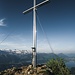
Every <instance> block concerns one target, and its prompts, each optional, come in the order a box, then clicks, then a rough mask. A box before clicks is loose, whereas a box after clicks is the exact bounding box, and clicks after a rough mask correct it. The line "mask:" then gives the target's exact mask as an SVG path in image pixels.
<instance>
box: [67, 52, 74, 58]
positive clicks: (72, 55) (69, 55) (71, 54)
mask: <svg viewBox="0 0 75 75" xmlns="http://www.w3.org/2000/svg"><path fill="white" fill-rule="evenodd" d="M66 55H67V56H68V57H72V58H75V53H69V54H66Z"/></svg>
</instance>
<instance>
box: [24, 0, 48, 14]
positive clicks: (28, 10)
mask: <svg viewBox="0 0 75 75" xmlns="http://www.w3.org/2000/svg"><path fill="white" fill-rule="evenodd" d="M47 2H49V0H45V1H43V2H41V3H39V4H37V5H35V6H33V7H31V8H29V9H27V10H25V11H24V12H23V14H26V13H28V12H30V11H31V10H33V9H34V8H37V7H39V6H41V5H44V4H45V3H47Z"/></svg>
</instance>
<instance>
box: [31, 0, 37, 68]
mask: <svg viewBox="0 0 75 75" xmlns="http://www.w3.org/2000/svg"><path fill="white" fill-rule="evenodd" d="M35 6H36V0H34V8H33V48H32V52H33V58H32V65H33V67H34V68H36V43H37V40H36V37H37V35H36V7H35Z"/></svg>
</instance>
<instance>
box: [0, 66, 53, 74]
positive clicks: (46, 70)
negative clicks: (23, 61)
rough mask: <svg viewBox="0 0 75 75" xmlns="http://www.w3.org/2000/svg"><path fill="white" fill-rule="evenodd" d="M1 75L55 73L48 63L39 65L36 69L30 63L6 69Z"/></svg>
mask: <svg viewBox="0 0 75 75" xmlns="http://www.w3.org/2000/svg"><path fill="white" fill-rule="evenodd" d="M0 75H53V73H52V70H51V69H50V68H47V66H46V65H38V66H37V68H35V69H33V67H32V65H29V66H23V67H20V68H15V67H13V68H11V69H7V70H4V71H2V72H0Z"/></svg>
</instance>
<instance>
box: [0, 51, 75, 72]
mask: <svg viewBox="0 0 75 75" xmlns="http://www.w3.org/2000/svg"><path fill="white" fill-rule="evenodd" d="M70 56H71V54H70ZM70 56H69V55H65V54H63V53H60V54H53V53H37V64H43V63H46V62H47V61H49V60H50V59H52V58H54V59H56V58H59V57H60V58H63V59H64V60H65V61H69V60H71V58H72V57H70ZM74 57H75V55H74ZM31 60H32V54H31V53H23V52H22V53H19V54H17V53H13V51H11V52H10V51H2V50H0V71H2V70H5V69H7V68H11V67H14V66H15V67H20V66H23V65H29V64H31Z"/></svg>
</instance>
